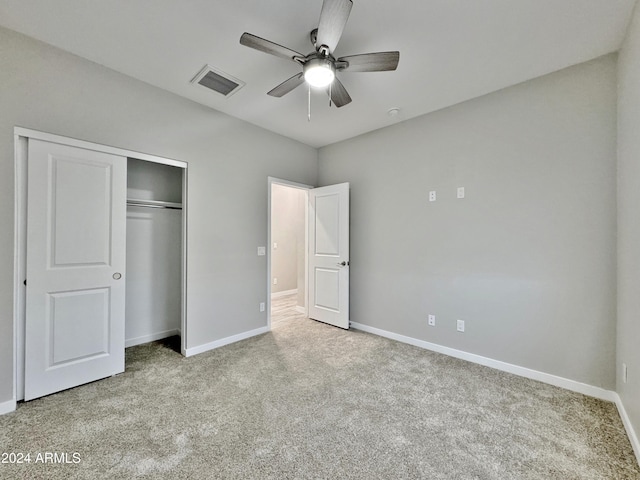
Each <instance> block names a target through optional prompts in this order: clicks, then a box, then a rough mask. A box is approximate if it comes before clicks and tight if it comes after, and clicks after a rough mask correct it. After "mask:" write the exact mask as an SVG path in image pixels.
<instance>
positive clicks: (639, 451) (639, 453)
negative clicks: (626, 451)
mask: <svg viewBox="0 0 640 480" xmlns="http://www.w3.org/2000/svg"><path fill="white" fill-rule="evenodd" d="M614 395H615V402H616V406H617V407H618V413H619V414H620V418H621V419H622V424H623V425H624V429H625V430H626V431H627V436H628V437H629V441H630V442H631V446H632V447H633V453H635V454H636V460H637V461H638V465H640V441H639V440H638V435H637V434H636V431H635V430H634V428H633V425H632V424H631V420H630V419H629V415H627V411H626V410H625V408H624V404H623V403H622V399H621V398H620V395H618V394H617V393H614Z"/></svg>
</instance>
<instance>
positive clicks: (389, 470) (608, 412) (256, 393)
mask: <svg viewBox="0 0 640 480" xmlns="http://www.w3.org/2000/svg"><path fill="white" fill-rule="evenodd" d="M287 301H288V299H283V300H282V301H281V302H285V303H281V305H286V302H287ZM279 312H280V313H281V316H280V319H279V320H278V319H274V325H273V332H272V333H269V334H265V335H261V336H259V337H254V338H252V339H249V340H246V341H243V342H239V343H236V344H233V345H229V346H227V347H224V348H221V349H218V350H216V351H212V352H208V353H205V354H202V355H198V356H195V357H192V358H188V359H185V358H183V357H181V356H180V355H179V354H178V353H176V352H175V351H174V350H172V349H171V348H170V346H169V344H168V342H164V343H163V342H157V343H153V344H148V345H144V346H139V347H133V348H131V349H128V350H127V370H126V372H125V373H124V374H122V375H119V376H117V377H114V378H109V379H106V380H103V381H99V382H95V383H92V384H89V385H85V386H82V387H78V388H75V389H72V390H68V391H65V392H62V393H59V394H56V395H51V396H49V397H46V398H42V399H39V400H35V401H33V402H29V403H27V404H21V405H20V406H19V408H18V410H17V411H16V412H14V413H12V414H9V415H5V416H2V417H0V446H1V448H0V451H3V452H32V455H34V454H35V453H37V452H78V453H79V454H80V457H81V462H80V463H78V464H66V465H65V464H37V465H36V464H33V463H32V464H30V465H24V464H23V465H6V464H2V465H0V477H2V478H7V479H9V478H10V479H15V478H25V479H26V478H28V479H33V478H78V479H91V478H105V479H106V478H109V479H118V478H123V479H125V478H171V479H182V478H184V479H205V478H211V479H213V478H225V479H227V478H228V479H288V478H301V479H302V478H323V479H342V478H358V479H368V480H371V479H396V478H406V479H413V478H424V479H501V480H502V479H563V480H566V479H594V480H595V479H598V480H601V479H627V478H629V479H631V478H634V479H640V469H639V467H638V465H637V463H636V461H635V458H634V456H633V453H632V450H631V446H630V444H629V441H628V439H627V437H626V435H625V432H624V429H623V426H622V424H621V421H620V419H619V417H618V414H617V412H616V408H615V406H614V405H613V404H611V403H607V402H603V401H600V400H595V399H593V398H589V397H585V396H583V395H579V394H576V393H572V392H569V391H565V390H562V389H559V388H555V387H552V386H549V385H545V384H542V383H538V382H535V381H532V380H527V379H523V378H519V377H516V376H513V375H509V374H506V373H503V372H499V371H496V370H492V369H489V368H485V367H481V366H478V365H474V364H470V363H467V362H464V361H461V360H456V359H453V358H449V357H446V356H444V355H439V354H435V353H431V352H428V351H425V350H421V349H419V348H415V347H412V346H408V345H404V344H401V343H397V342H393V341H390V340H387V339H384V338H379V337H376V336H373V335H369V334H365V333H362V332H357V331H350V332H346V331H343V330H340V329H337V328H333V327H329V326H326V325H323V324H320V323H316V322H313V321H311V320H305V319H302V318H301V316H300V315H287V313H286V310H285V309H284V308H282V307H281V308H280V310H279Z"/></svg>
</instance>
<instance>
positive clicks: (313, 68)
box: [304, 58, 336, 88]
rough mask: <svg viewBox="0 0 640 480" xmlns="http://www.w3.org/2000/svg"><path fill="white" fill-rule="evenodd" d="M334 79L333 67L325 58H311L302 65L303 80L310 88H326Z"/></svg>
mask: <svg viewBox="0 0 640 480" xmlns="http://www.w3.org/2000/svg"><path fill="white" fill-rule="evenodd" d="M334 78H336V72H335V67H334V66H333V63H332V62H331V61H330V60H328V59H326V58H313V59H311V60H309V61H308V62H307V63H306V64H305V65H304V80H305V81H306V82H307V83H308V84H309V85H311V86H312V87H317V88H323V87H327V86H329V85H330V84H331V82H333V79H334Z"/></svg>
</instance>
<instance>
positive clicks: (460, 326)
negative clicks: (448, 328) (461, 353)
mask: <svg viewBox="0 0 640 480" xmlns="http://www.w3.org/2000/svg"><path fill="white" fill-rule="evenodd" d="M456 330H458V331H459V332H464V320H458V321H457V328H456Z"/></svg>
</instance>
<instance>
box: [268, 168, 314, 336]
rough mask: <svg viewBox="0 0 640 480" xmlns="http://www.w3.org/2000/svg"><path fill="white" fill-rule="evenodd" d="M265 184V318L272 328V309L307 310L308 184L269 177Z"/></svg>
mask: <svg viewBox="0 0 640 480" xmlns="http://www.w3.org/2000/svg"><path fill="white" fill-rule="evenodd" d="M268 188H269V190H268V192H269V194H268V198H269V201H268V204H269V213H268V241H269V257H268V267H267V275H268V289H267V318H268V327H269V329H271V327H272V315H274V312H275V313H277V314H278V317H281V316H283V315H284V316H286V315H301V314H302V315H304V316H306V314H307V298H308V295H307V245H308V243H307V204H308V190H309V188H311V187H309V186H307V185H302V184H299V183H294V182H289V181H287V180H281V179H276V178H271V177H269V183H268ZM276 309H277V311H276ZM283 309H286V310H290V311H289V312H287V311H283Z"/></svg>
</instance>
